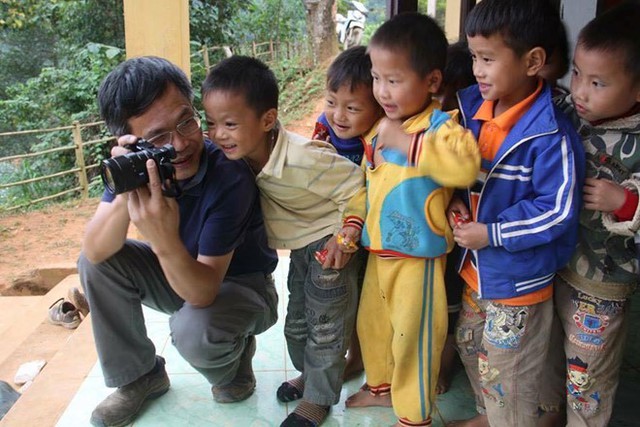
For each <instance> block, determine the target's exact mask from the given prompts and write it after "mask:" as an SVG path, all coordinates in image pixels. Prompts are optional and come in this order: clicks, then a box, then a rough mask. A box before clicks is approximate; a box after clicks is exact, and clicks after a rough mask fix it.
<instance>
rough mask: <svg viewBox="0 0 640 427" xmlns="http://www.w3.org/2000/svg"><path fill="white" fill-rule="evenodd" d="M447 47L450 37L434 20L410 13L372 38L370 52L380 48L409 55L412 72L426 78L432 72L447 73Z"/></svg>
mask: <svg viewBox="0 0 640 427" xmlns="http://www.w3.org/2000/svg"><path fill="white" fill-rule="evenodd" d="M447 45H448V42H447V38H446V37H445V35H444V32H443V31H442V29H441V28H440V27H439V26H438V23H437V22H436V21H435V20H433V19H432V18H430V17H428V16H427V15H422V14H420V13H415V12H407V13H401V14H398V15H396V16H394V17H393V18H391V19H390V20H388V21H386V22H385V23H384V24H382V25H381V26H380V27H379V28H378V29H377V30H376V32H375V33H374V34H373V37H371V41H370V42H369V49H371V48H372V47H380V48H383V49H388V50H392V51H400V52H407V53H408V55H409V62H410V64H411V67H412V69H413V71H415V72H416V73H417V74H418V75H419V76H420V77H425V76H426V75H427V74H429V73H430V72H431V71H433V70H441V71H442V70H444V67H445V64H446V61H447Z"/></svg>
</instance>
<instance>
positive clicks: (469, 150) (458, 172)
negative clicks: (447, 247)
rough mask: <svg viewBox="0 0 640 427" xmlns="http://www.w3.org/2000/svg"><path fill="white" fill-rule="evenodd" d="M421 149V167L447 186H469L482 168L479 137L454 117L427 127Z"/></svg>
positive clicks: (419, 160) (419, 165) (419, 161)
mask: <svg viewBox="0 0 640 427" xmlns="http://www.w3.org/2000/svg"><path fill="white" fill-rule="evenodd" d="M418 149H419V154H418V167H419V168H420V170H421V171H422V172H423V173H424V174H425V175H428V176H430V177H431V178H433V179H434V180H435V181H437V182H438V183H440V184H441V185H443V186H445V187H460V188H462V187H467V186H469V185H471V184H472V183H473V182H474V181H475V179H476V177H477V175H478V171H479V170H480V151H479V150H478V144H477V142H476V139H475V138H474V136H473V134H472V133H471V131H469V130H467V129H465V128H463V127H462V126H460V125H459V124H458V123H456V121H455V120H453V119H450V120H447V121H446V122H444V123H443V124H442V125H440V126H439V127H438V128H437V129H436V130H435V131H427V132H426V133H425V134H424V136H423V138H422V142H421V146H420V147H419V148H418Z"/></svg>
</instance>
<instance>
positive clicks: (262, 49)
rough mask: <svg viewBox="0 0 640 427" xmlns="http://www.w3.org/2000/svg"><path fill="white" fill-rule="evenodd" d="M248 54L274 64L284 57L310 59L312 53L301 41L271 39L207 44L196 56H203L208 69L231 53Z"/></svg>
mask: <svg viewBox="0 0 640 427" xmlns="http://www.w3.org/2000/svg"><path fill="white" fill-rule="evenodd" d="M234 54H235V55H246V56H253V57H254V58H258V59H260V60H261V61H262V62H264V63H266V64H267V65H270V66H272V65H274V64H276V63H279V61H281V60H283V59H292V58H303V59H305V58H306V59H308V57H309V55H310V53H309V49H308V46H307V44H306V43H305V42H304V41H301V42H289V41H286V42H278V41H275V40H269V41H266V42H260V43H256V42H255V41H254V42H251V43H247V44H240V45H237V46H206V45H203V46H202V48H201V49H200V50H199V51H198V52H197V53H195V54H193V55H192V57H194V56H202V59H203V61H204V66H205V69H206V70H209V68H211V67H212V66H213V65H215V64H216V63H217V62H218V61H220V60H222V58H223V57H224V58H228V57H230V56H231V55H234Z"/></svg>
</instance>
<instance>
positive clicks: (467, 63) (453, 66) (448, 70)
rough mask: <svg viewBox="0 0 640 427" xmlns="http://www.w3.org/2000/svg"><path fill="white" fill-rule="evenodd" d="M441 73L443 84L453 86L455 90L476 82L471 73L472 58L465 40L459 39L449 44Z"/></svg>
mask: <svg viewBox="0 0 640 427" xmlns="http://www.w3.org/2000/svg"><path fill="white" fill-rule="evenodd" d="M442 74H443V83H444V85H445V86H450V87H452V88H455V90H459V89H464V88H465V87H467V86H471V85H473V84H475V83H476V78H475V76H474V75H473V60H472V59H471V54H470V53H469V45H468V44H467V42H465V41H459V42H457V43H454V44H452V45H449V49H447V65H446V66H445V67H444V71H443V73H442Z"/></svg>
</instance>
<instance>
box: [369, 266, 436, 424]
mask: <svg viewBox="0 0 640 427" xmlns="http://www.w3.org/2000/svg"><path fill="white" fill-rule="evenodd" d="M445 261H446V256H442V257H439V258H436V259H420V258H400V259H399V258H380V257H378V256H377V255H375V254H370V255H369V261H368V264H367V271H366V274H365V279H364V284H363V289H362V296H361V298H360V307H359V309H358V335H359V337H360V345H361V347H362V357H363V360H364V367H365V373H366V376H367V384H368V385H369V387H372V388H374V389H375V388H377V387H382V388H384V386H385V385H388V384H391V399H392V403H393V409H394V411H395V413H396V415H397V416H398V417H399V418H400V419H406V420H408V421H411V422H421V421H426V420H428V419H429V418H430V416H431V410H432V405H433V402H434V401H435V395H436V394H435V388H436V383H437V380H438V372H439V370H440V355H441V353H442V349H443V347H444V342H445V339H446V336H447V297H446V293H445V287H444V269H445Z"/></svg>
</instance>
